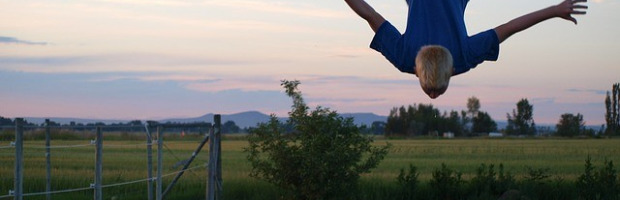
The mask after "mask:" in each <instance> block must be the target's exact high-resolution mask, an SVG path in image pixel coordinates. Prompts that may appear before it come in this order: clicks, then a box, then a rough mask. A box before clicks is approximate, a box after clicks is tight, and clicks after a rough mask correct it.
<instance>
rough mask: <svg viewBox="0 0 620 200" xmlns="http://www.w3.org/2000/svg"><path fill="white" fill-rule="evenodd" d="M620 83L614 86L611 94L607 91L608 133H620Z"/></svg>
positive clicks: (606, 115) (606, 118)
mask: <svg viewBox="0 0 620 200" xmlns="http://www.w3.org/2000/svg"><path fill="white" fill-rule="evenodd" d="M619 101H620V83H616V84H614V85H613V86H612V90H611V96H610V93H609V91H607V96H606V97H605V108H606V109H605V111H606V112H605V121H606V122H607V129H606V131H605V133H606V134H607V135H620V105H618V102H619Z"/></svg>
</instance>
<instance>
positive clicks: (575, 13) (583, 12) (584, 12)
mask: <svg viewBox="0 0 620 200" xmlns="http://www.w3.org/2000/svg"><path fill="white" fill-rule="evenodd" d="M571 14H572V15H585V14H586V11H573V12H571Z"/></svg>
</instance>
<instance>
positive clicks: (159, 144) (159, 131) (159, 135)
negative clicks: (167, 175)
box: [156, 125, 163, 200]
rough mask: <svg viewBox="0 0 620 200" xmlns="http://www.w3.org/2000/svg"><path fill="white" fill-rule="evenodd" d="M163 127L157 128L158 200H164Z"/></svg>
mask: <svg viewBox="0 0 620 200" xmlns="http://www.w3.org/2000/svg"><path fill="white" fill-rule="evenodd" d="M162 129H163V127H162V126H161V125H160V126H157V189H156V192H157V200H162V199H163V196H161V195H162V177H161V176H162V175H161V174H162V170H163V169H162V168H163V160H162V146H163V138H162V136H163V134H162V131H163V130H162Z"/></svg>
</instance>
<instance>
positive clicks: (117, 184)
mask: <svg viewBox="0 0 620 200" xmlns="http://www.w3.org/2000/svg"><path fill="white" fill-rule="evenodd" d="M207 165H208V163H205V164H202V165H197V166H194V167H190V168H187V169H185V170H179V171H175V172H171V173H168V174H164V175H162V176H161V177H162V178H164V177H168V176H173V175H176V174H178V173H181V172H186V171H192V170H195V169H198V168H204V167H207ZM149 180H151V181H155V180H157V177H153V178H150V179H149V178H145V179H139V180H134V181H127V182H122V183H114V184H108V185H102V186H101V188H109V187H116V186H123V185H129V184H135V183H141V182H145V181H149ZM219 187H221V185H219ZM91 189H94V186H92V185H91V186H89V187H83V188H74V189H66V190H55V191H49V192H33V193H24V194H22V196H39V195H47V194H60V193H68V192H78V191H84V190H91ZM13 196H15V195H13V194H9V195H4V196H0V199H3V198H9V197H13Z"/></svg>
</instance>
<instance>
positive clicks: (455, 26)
mask: <svg viewBox="0 0 620 200" xmlns="http://www.w3.org/2000/svg"><path fill="white" fill-rule="evenodd" d="M405 1H406V2H407V5H408V6H409V12H408V13H409V14H408V18H407V28H406V30H405V33H404V34H401V33H400V32H399V31H398V30H397V29H396V28H395V27H394V26H393V25H392V24H390V22H388V21H386V20H385V19H384V18H383V17H382V16H381V15H380V14H379V13H377V12H376V11H375V10H374V9H373V8H372V7H371V6H370V5H368V4H367V3H366V2H365V1H364V0H345V2H346V3H347V4H348V5H349V7H351V9H353V11H355V13H357V14H358V15H359V16H360V17H362V18H363V19H365V20H366V21H367V22H368V24H369V25H370V28H372V30H373V31H374V32H375V36H374V38H373V40H372V42H371V44H370V47H371V48H372V49H375V50H377V51H378V52H380V53H381V54H383V56H385V58H386V59H387V60H389V61H390V62H391V63H392V64H393V65H394V66H395V67H396V68H398V69H399V70H400V71H401V72H405V73H411V74H415V75H416V76H417V77H418V79H419V80H420V86H422V90H424V92H425V93H426V94H427V95H428V96H429V97H430V98H433V99H435V98H437V97H439V95H442V94H443V93H444V92H446V90H447V89H448V84H449V83H450V77H451V76H454V75H458V74H461V73H465V72H467V71H469V69H471V68H474V67H476V66H477V65H478V64H480V63H482V62H484V61H487V60H488V61H496V60H497V58H498V56H499V44H500V43H502V42H503V41H504V40H506V39H507V38H508V37H510V36H511V35H513V34H515V33H518V32H520V31H523V30H525V29H528V28H529V27H531V26H533V25H536V24H538V23H540V22H542V21H545V20H548V19H552V18H556V17H557V18H562V19H565V20H568V21H571V22H573V23H575V24H577V20H576V19H575V18H574V17H573V16H572V15H584V14H586V10H587V9H588V7H587V6H585V5H582V3H586V2H587V0H565V1H562V2H561V3H560V4H557V5H554V6H550V7H548V8H545V9H542V10H538V11H535V12H532V13H529V14H526V15H523V16H521V17H518V18H516V19H513V20H511V21H509V22H508V23H505V24H502V25H500V26H498V27H495V28H493V29H490V30H487V31H483V32H481V33H478V34H475V35H472V36H469V35H468V34H467V30H466V28H465V21H464V14H465V7H466V6H467V3H468V2H469V0H405Z"/></svg>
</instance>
